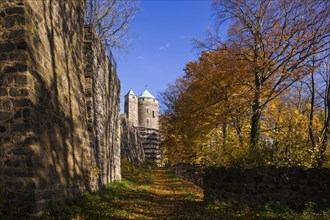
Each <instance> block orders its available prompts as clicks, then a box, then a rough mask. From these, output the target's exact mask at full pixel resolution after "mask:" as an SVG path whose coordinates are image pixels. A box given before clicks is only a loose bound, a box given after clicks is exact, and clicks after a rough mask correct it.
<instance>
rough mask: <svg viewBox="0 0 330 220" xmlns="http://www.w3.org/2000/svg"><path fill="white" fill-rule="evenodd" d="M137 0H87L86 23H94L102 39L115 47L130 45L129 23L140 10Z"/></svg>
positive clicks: (122, 47)
mask: <svg viewBox="0 0 330 220" xmlns="http://www.w3.org/2000/svg"><path fill="white" fill-rule="evenodd" d="M138 10H139V8H138V2H137V1H136V0H125V1H122V0H87V1H86V6H85V24H92V25H93V26H94V27H95V29H96V31H97V33H98V35H99V37H100V39H101V40H102V41H103V43H104V44H105V45H106V46H109V47H111V48H113V49H117V50H118V49H119V50H122V49H126V48H127V47H128V46H129V45H128V44H129V31H130V29H129V24H130V22H131V20H132V19H133V17H134V15H135V14H136V13H137V12H138Z"/></svg>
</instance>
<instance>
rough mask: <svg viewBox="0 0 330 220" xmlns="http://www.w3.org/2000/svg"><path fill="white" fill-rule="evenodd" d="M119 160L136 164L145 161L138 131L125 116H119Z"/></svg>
mask: <svg viewBox="0 0 330 220" xmlns="http://www.w3.org/2000/svg"><path fill="white" fill-rule="evenodd" d="M120 128H121V132H120V133H121V141H120V143H121V158H122V159H127V160H128V161H130V162H132V163H134V164H138V163H143V162H144V161H145V155H144V150H143V145H142V142H141V138H140V135H139V134H138V130H137V129H136V128H135V127H134V125H133V124H132V123H131V122H130V121H129V120H128V118H127V117H126V115H125V114H122V115H121V116H120Z"/></svg>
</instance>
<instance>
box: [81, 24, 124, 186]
mask: <svg viewBox="0 0 330 220" xmlns="http://www.w3.org/2000/svg"><path fill="white" fill-rule="evenodd" d="M84 33H85V34H84V72H85V86H86V102H87V113H88V131H89V137H90V145H91V146H92V149H93V151H92V154H93V161H92V163H93V169H95V171H99V172H98V173H99V175H97V176H94V179H93V182H94V187H95V189H97V186H102V185H104V184H108V183H111V182H113V181H116V180H119V179H120V178H121V174H120V131H119V129H120V128H119V125H120V121H119V102H120V81H119V79H118V77H117V74H116V70H115V67H114V64H112V63H111V62H110V60H109V58H108V56H107V53H106V51H105V49H104V47H103V45H102V43H101V42H100V39H99V38H98V36H97V35H96V33H95V30H94V28H93V27H92V26H85V28H84ZM95 174H96V173H95Z"/></svg>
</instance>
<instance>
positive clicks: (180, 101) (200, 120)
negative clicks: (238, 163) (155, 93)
mask: <svg viewBox="0 0 330 220" xmlns="http://www.w3.org/2000/svg"><path fill="white" fill-rule="evenodd" d="M233 49H234V48H233ZM245 64H246V63H245V62H244V61H237V60H235V59H233V57H232V54H230V53H228V51H226V50H224V49H221V48H218V49H217V50H216V51H211V52H202V54H201V56H200V58H199V60H198V61H197V62H189V63H188V64H187V65H186V68H185V75H184V76H183V77H180V78H179V79H178V80H177V81H176V83H175V84H173V85H170V86H169V87H168V89H167V90H166V91H165V92H163V93H162V96H161V97H162V98H161V102H162V104H163V105H164V106H165V107H166V111H165V112H164V114H163V117H162V123H161V124H162V130H163V133H164V134H165V135H166V137H165V138H164V139H165V144H166V146H168V148H169V150H168V153H169V156H170V157H171V159H172V160H177V159H178V158H180V159H181V161H185V162H187V161H189V162H193V163H201V162H203V161H204V162H205V160H207V161H209V163H211V161H212V160H210V157H212V158H213V162H215V161H217V160H218V159H221V157H219V158H218V159H217V158H215V157H213V156H214V155H219V152H220V151H222V150H224V149H229V148H226V147H227V144H228V143H229V142H230V143H232V142H235V141H236V144H237V146H242V145H243V144H244V143H243V139H244V137H245V134H244V132H243V130H244V129H243V127H244V122H243V121H244V119H243V118H244V117H243V116H244V114H245V113H246V111H247V109H249V102H248V100H249V94H250V88H249V87H247V86H246V85H245V83H244V82H243V81H242V79H249V78H251V76H249V75H248V74H249V72H250V71H247V69H248V68H249V67H248V66H247V65H245ZM215 149H217V150H215ZM241 149H242V147H241ZM222 159H224V157H222Z"/></svg>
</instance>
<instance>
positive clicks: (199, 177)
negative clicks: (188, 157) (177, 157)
mask: <svg viewBox="0 0 330 220" xmlns="http://www.w3.org/2000/svg"><path fill="white" fill-rule="evenodd" d="M171 170H173V171H174V173H175V174H176V175H180V176H183V177H185V178H187V179H188V180H190V181H192V182H193V183H194V184H196V185H197V186H200V187H203V168H202V167H201V166H198V165H192V164H187V163H179V164H176V165H174V166H173V167H171Z"/></svg>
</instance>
